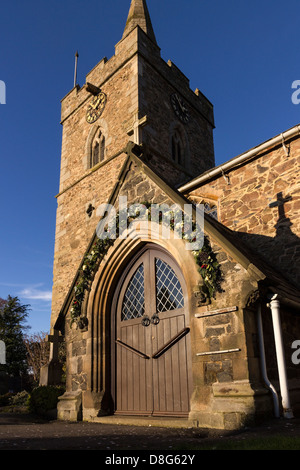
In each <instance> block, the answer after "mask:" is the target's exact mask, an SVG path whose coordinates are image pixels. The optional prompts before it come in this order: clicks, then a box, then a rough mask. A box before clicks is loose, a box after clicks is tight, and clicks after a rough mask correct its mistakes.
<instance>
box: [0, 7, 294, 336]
mask: <svg viewBox="0 0 300 470" xmlns="http://www.w3.org/2000/svg"><path fill="white" fill-rule="evenodd" d="M129 5H130V0H111V1H109V2H108V1H107V0H84V1H83V0H51V1H46V0H26V1H24V0H10V2H2V5H1V7H0V8H1V10H0V44H1V49H0V80H2V81H4V82H5V84H6V104H5V105H2V104H0V158H1V185H0V196H1V198H0V204H1V230H0V297H3V298H6V297H7V295H8V294H11V295H17V296H18V297H19V298H20V300H21V302H22V303H26V304H30V305H31V312H30V315H29V319H28V324H29V325H31V327H32V329H31V332H32V333H34V332H36V331H47V330H48V329H49V324H50V312H51V289H52V265H53V253H54V234H55V215H56V199H55V195H56V194H57V192H58V183H59V165H60V148H61V132H62V129H61V125H60V100H61V99H62V98H63V97H64V96H65V95H66V94H67V93H68V92H69V91H70V89H71V88H72V87H73V74H74V55H75V52H76V50H78V51H79V64H78V82H79V84H80V85H83V84H84V83H85V76H86V74H87V73H88V72H89V71H90V70H91V69H92V68H93V67H94V65H96V64H97V63H98V62H99V60H101V59H102V58H103V57H104V56H106V57H107V58H110V57H111V56H112V55H113V54H114V46H115V44H117V42H118V41H119V40H120V39H121V37H122V33H123V29H124V27H125V22H126V18H127V14H128V10H129ZM148 7H149V10H150V14H151V18H152V23H153V27H154V30H155V34H156V38H157V41H158V44H159V46H160V47H161V54H162V57H163V59H165V60H166V61H167V60H168V59H171V60H172V61H173V62H174V63H175V64H176V65H177V66H178V67H179V68H180V69H181V70H182V71H183V72H184V73H185V75H186V76H187V77H189V79H190V84H191V88H192V89H193V90H194V89H196V88H199V89H200V90H201V91H202V92H203V93H204V94H205V95H206V96H207V98H208V99H209V100H210V101H211V102H212V103H213V105H214V109H215V120H216V129H215V131H214V139H215V154H216V164H220V163H222V162H225V161H227V160H229V159H230V158H233V157H235V156H236V155H238V154H240V153H243V152H244V151H246V150H248V149H250V148H252V147H254V146H256V145H258V144H260V143H261V142H263V141H265V140H268V139H269V138H271V137H273V136H275V135H277V134H279V133H281V132H283V131H285V130H287V129H289V128H290V127H293V126H294V125H296V124H298V123H299V122H300V105H295V104H293V103H292V100H291V96H292V92H293V90H292V88H291V87H292V83H293V82H294V81H295V80H300V62H299V44H298V35H299V18H300V2H299V0H286V1H285V2H283V1H279V0H259V1H258V0H251V1H249V0H247V1H245V0H226V1H224V0H210V1H208V0H185V1H183V0H180V1H179V0H148ZM0 101H1V97H0Z"/></svg>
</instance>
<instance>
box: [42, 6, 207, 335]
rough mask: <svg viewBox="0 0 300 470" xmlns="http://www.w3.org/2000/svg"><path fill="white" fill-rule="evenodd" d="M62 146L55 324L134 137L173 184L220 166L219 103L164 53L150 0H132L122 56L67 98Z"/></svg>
mask: <svg viewBox="0 0 300 470" xmlns="http://www.w3.org/2000/svg"><path fill="white" fill-rule="evenodd" d="M61 124H62V126H63V134H62V152H61V172H60V186H59V194H58V195H57V204H58V208H57V222H56V240H55V259H54V289H53V305H52V320H51V324H52V326H53V325H54V323H55V320H56V318H57V316H58V313H59V311H60V309H61V307H62V304H63V302H64V298H65V296H66V293H67V292H68V289H70V287H71V283H72V279H73V277H74V275H75V273H76V270H77V269H78V265H79V263H80V260H81V258H82V256H83V254H84V252H85V250H86V247H87V245H88V243H89V241H90V239H91V236H92V234H93V232H94V230H95V226H96V223H97V222H96V221H97V214H96V209H97V207H98V206H99V205H100V204H103V203H106V202H107V201H108V200H109V196H110V194H111V191H112V189H113V188H114V186H115V184H116V182H117V181H118V177H119V172H120V169H121V167H122V164H123V163H124V159H125V157H126V155H125V154H124V149H125V147H126V145H127V144H128V142H129V141H133V142H135V143H137V144H139V145H141V146H142V147H143V149H144V150H143V151H144V155H145V158H146V159H147V162H148V163H149V166H150V167H152V168H153V169H154V170H155V171H156V172H157V173H158V174H161V175H164V177H165V178H166V180H167V182H168V183H169V184H171V185H172V186H174V187H178V186H179V185H180V184H182V183H185V182H187V181H189V180H191V179H192V178H194V177H195V176H197V175H199V174H200V173H203V172H204V171H206V170H208V169H209V168H211V167H213V166H214V150H213V135H212V134H213V128H214V118H213V107H212V105H211V103H210V102H209V101H208V100H207V99H206V98H205V97H204V96H203V94H202V93H201V92H200V91H199V90H198V89H197V90H196V91H195V92H194V91H192V90H191V89H190V87H189V80H188V79H187V78H186V77H185V75H184V74H183V73H182V72H181V71H180V70H179V69H178V68H177V67H176V65H175V64H173V63H172V62H171V61H168V62H167V63H166V62H165V61H164V60H163V59H162V58H161V55H160V48H159V47H158V45H157V41H156V37H155V34H154V30H153V27H152V23H151V19H150V15H149V11H148V8H147V4H146V0H132V1H131V5H130V10H129V14H128V18H127V22H126V25H125V29H124V32H123V36H122V39H121V40H120V41H119V42H118V44H117V45H116V46H115V55H114V56H113V57H111V58H110V59H109V60H107V58H106V57H105V58H103V59H102V60H101V61H100V62H99V63H98V64H97V65H96V66H95V67H94V68H93V69H92V70H91V71H90V72H89V73H88V74H87V76H86V83H85V85H83V86H82V87H81V88H80V87H79V86H78V85H76V86H75V87H74V88H73V89H72V90H71V91H70V92H69V93H68V94H67V95H66V96H65V97H64V98H63V100H62V102H61Z"/></svg>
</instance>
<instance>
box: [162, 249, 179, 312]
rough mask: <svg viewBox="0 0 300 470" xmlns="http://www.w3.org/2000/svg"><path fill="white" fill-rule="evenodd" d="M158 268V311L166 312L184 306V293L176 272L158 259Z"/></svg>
mask: <svg viewBox="0 0 300 470" xmlns="http://www.w3.org/2000/svg"><path fill="white" fill-rule="evenodd" d="M155 268H156V311H157V312H166V311H168V310H175V309H177V308H182V307H183V306H184V298H183V292H182V288H181V285H180V282H179V280H178V278H177V276H176V274H175V272H174V270H173V269H172V268H171V267H170V266H169V265H168V264H167V263H165V262H164V261H162V260H161V259H159V258H157V259H156V260H155Z"/></svg>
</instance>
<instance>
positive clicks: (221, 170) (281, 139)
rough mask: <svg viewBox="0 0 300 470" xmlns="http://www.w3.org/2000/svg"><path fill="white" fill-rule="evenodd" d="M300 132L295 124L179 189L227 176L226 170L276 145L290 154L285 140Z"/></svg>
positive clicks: (299, 128) (190, 187)
mask: <svg viewBox="0 0 300 470" xmlns="http://www.w3.org/2000/svg"><path fill="white" fill-rule="evenodd" d="M299 134H300V125H297V126H294V127H292V128H291V129H289V130H287V131H286V132H283V133H282V134H279V135H278V136H276V137H273V138H272V139H270V140H267V141H266V142H264V143H263V144H261V145H258V146H257V147H254V148H253V149H251V150H249V151H248V152H245V153H243V154H242V155H239V156H238V157H235V158H233V159H232V160H229V161H228V162H226V163H224V164H223V165H220V166H217V167H215V168H213V169H212V170H210V171H207V172H205V173H204V174H202V175H201V176H199V177H198V178H196V179H194V180H192V181H190V182H189V183H187V184H185V185H183V186H181V187H180V188H179V189H178V191H179V192H181V193H184V192H187V191H190V190H192V189H194V188H195V187H197V186H198V185H200V184H202V183H204V182H206V181H208V180H210V179H212V178H214V177H216V176H220V175H223V176H225V171H229V170H231V169H232V168H234V167H236V166H237V165H240V164H242V163H245V162H246V161H247V160H249V159H250V158H253V157H255V156H257V155H258V154H259V153H261V152H263V151H264V150H268V149H269V148H270V147H274V146H276V145H282V146H283V148H284V151H285V153H286V155H287V156H288V150H287V147H286V146H285V141H286V140H288V139H292V138H293V137H296V136H298V135H299Z"/></svg>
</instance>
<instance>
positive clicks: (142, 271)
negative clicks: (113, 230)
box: [115, 249, 190, 416]
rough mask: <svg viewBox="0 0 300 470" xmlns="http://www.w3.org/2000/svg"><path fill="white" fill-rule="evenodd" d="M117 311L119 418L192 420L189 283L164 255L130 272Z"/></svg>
mask: <svg viewBox="0 0 300 470" xmlns="http://www.w3.org/2000/svg"><path fill="white" fill-rule="evenodd" d="M119 292H120V294H119V300H118V304H117V309H116V310H117V311H116V315H117V318H116V341H115V342H116V356H115V357H116V381H115V384H116V394H115V397H116V413H117V414H130V415H154V416H165V415H170V416H187V415H188V413H189V399H190V365H189V358H190V335H189V327H188V323H187V319H188V312H187V298H186V294H185V289H184V279H183V277H182V275H181V272H180V271H179V269H178V267H177V265H176V264H175V263H174V261H173V260H172V259H171V258H170V257H169V256H167V255H166V254H165V253H164V252H162V251H160V250H153V249H149V250H147V251H145V252H144V253H143V254H142V255H141V256H140V257H139V258H138V260H137V261H136V262H135V263H134V264H133V266H132V267H131V269H130V270H129V271H128V273H127V275H126V277H125V279H123V281H122V286H121V288H120V290H119Z"/></svg>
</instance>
